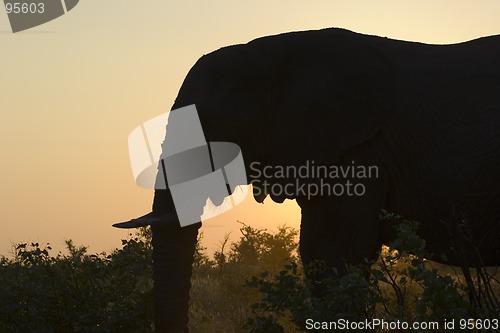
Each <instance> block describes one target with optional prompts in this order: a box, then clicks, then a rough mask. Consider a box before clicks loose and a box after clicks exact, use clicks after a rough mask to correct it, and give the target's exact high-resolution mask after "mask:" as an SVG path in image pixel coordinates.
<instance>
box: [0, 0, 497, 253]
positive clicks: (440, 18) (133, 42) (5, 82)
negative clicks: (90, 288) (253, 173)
mask: <svg viewBox="0 0 500 333" xmlns="http://www.w3.org/2000/svg"><path fill="white" fill-rule="evenodd" d="M2 4H3V3H2ZM499 18H500V2H499V1H497V0H494V1H493V0H490V1H481V2H473V1H412V2H409V1H332V0H329V1H313V2H311V1H307V2H306V1H248V2H243V1H185V0H183V1H169V0H163V1H122V0H106V1H101V0H82V1H80V3H79V4H78V5H77V6H76V7H75V8H74V9H73V10H72V11H70V12H69V13H67V14H66V15H64V16H62V17H59V18H57V19H55V20H53V21H51V22H48V23H46V24H44V25H41V26H38V27H35V28H32V29H30V30H27V31H25V32H20V33H16V34H13V33H12V32H11V30H10V26H9V22H8V18H7V14H6V12H5V10H4V8H3V7H0V114H1V121H0V147H1V148H0V152H1V164H0V171H1V172H0V207H1V209H0V211H1V217H0V255H8V253H9V251H11V246H12V244H13V243H19V242H40V243H46V242H50V243H51V245H52V246H53V247H54V248H55V250H61V249H63V247H64V240H65V239H69V238H71V239H73V240H74V242H75V243H76V244H78V245H89V246H90V249H89V250H90V251H91V252H100V251H107V252H108V251H110V250H112V249H113V248H115V247H117V246H120V239H122V238H125V237H127V231H124V230H118V229H114V228H112V227H111V224H112V223H114V222H118V221H123V220H127V219H130V218H133V217H137V216H140V215H143V214H145V213H147V212H148V211H149V210H150V208H151V202H152V195H153V190H146V189H142V188H140V187H138V186H137V185H136V184H135V182H134V179H133V177H132V171H131V168H130V162H129V156H128V148H127V138H128V135H129V133H130V132H131V131H132V130H133V129H134V128H135V127H137V126H138V125H139V124H141V123H143V122H144V121H146V120H148V119H150V118H153V117H154V116H157V115H159V114H161V113H164V112H166V111H167V110H169V109H170V107H171V105H172V103H173V101H174V99H175V96H176V93H177V91H178V89H179V87H180V85H181V83H182V80H183V78H184V76H185V75H186V73H187V71H188V70H189V68H190V67H191V66H192V65H193V64H194V62H195V61H196V60H197V59H198V58H199V57H200V56H201V55H203V54H206V53H208V52H211V51H213V50H215V49H218V48H220V47H222V46H225V45H231V44H237V43H245V42H248V41H250V40H252V39H254V38H257V37H260V36H265V35H271V34H277V33H282V32H288V31H294V30H308V29H319V28H326V27H342V28H346V29H350V30H353V31H356V32H360V33H367V34H374V35H381V36H387V37H390V38H395V39H403V40H411V41H420V42H425V43H437V44H447V43H456V42H461V41H466V40H470V39H474V38H478V37H482V36H488V35H495V34H500V19H499ZM270 201H271V200H270V199H269V198H268V199H266V203H265V204H264V205H260V204H257V203H255V202H254V201H253V199H252V198H250V199H249V200H246V201H245V202H244V203H243V204H242V205H240V206H239V207H238V208H235V209H233V210H231V211H229V212H228V213H226V214H224V215H222V216H220V217H218V218H216V219H213V220H210V221H207V222H206V223H205V224H204V227H203V228H202V231H203V232H204V235H205V237H204V238H205V239H204V243H205V246H207V247H208V248H209V249H210V251H213V250H214V249H215V248H216V247H217V243H218V242H219V241H220V240H221V239H222V238H223V236H224V234H225V233H228V232H231V231H232V236H231V239H232V240H236V239H237V238H238V237H239V234H238V232H237V230H238V227H239V225H238V224H237V223H236V220H237V219H238V220H240V221H244V222H245V223H247V224H250V225H252V226H256V227H263V226H265V227H267V228H269V229H271V230H273V229H275V226H276V225H278V224H284V223H287V224H288V225H290V226H294V227H298V226H299V218H300V210H299V209H298V207H297V205H296V204H295V203H294V202H290V201H288V202H286V203H285V204H282V205H278V204H274V203H273V202H270Z"/></svg>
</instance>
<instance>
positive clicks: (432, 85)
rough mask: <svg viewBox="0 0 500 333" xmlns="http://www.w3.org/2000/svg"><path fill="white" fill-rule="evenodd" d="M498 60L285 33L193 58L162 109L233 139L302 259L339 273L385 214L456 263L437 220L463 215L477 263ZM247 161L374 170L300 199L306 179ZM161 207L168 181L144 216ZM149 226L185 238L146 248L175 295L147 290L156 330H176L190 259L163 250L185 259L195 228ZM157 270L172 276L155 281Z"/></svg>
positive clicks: (489, 51)
mask: <svg viewBox="0 0 500 333" xmlns="http://www.w3.org/2000/svg"><path fill="white" fill-rule="evenodd" d="M498 59H500V36H492V37H486V38H481V39H477V40H473V41H469V42H465V43H459V44H453V45H427V44H421V43H414V42H404V41H397V40H391V39H388V38H382V37H377V36H368V35H361V34H357V33H353V32H350V31H347V30H343V29H325V30H319V31H305V32H294V33H287V34H282V35H277V36H270V37H264V38H260V39H256V40H254V41H251V42H249V43H247V44H244V45H235V46H229V47H225V48H222V49H220V50H218V51H215V52H212V53H210V54H208V55H205V56H203V57H202V58H200V60H198V62H197V63H196V64H195V65H194V66H193V68H192V69H191V70H190V72H189V73H188V75H187V76H186V79H185V81H184V83H183V85H182V87H181V89H180V91H179V94H178V97H177V99H176V101H175V103H174V106H173V108H172V109H178V108H181V107H184V106H187V105H191V104H195V105H196V107H197V110H198V114H199V117H200V120H201V124H202V127H203V130H204V133H205V137H206V139H207V141H227V142H233V143H236V144H238V145H239V146H240V147H241V150H242V153H243V158H244V160H245V164H246V166H247V176H248V179H249V181H252V184H253V185H254V186H253V188H254V196H255V198H256V200H257V201H259V202H262V201H263V200H264V198H265V197H266V196H267V195H270V196H271V198H272V199H273V200H275V201H278V202H282V201H283V200H285V199H287V198H288V199H297V202H298V204H299V205H300V207H301V209H302V221H301V236H300V254H301V257H302V260H303V262H304V263H305V264H307V263H309V262H311V261H312V260H316V259H320V260H325V261H326V262H327V263H328V264H330V265H331V266H333V267H337V268H339V267H341V266H342V265H343V264H344V263H345V262H348V263H362V262H364V261H365V260H366V259H370V258H374V257H375V256H376V254H377V251H379V250H380V246H381V244H382V243H383V242H387V241H390V240H391V238H392V237H393V236H394V226H393V225H391V224H389V223H383V222H381V221H380V219H379V214H380V211H381V209H385V210H387V211H390V212H395V213H398V214H401V215H402V216H404V217H406V218H409V219H412V220H415V221H418V222H419V223H421V228H420V229H419V231H420V235H421V237H422V238H424V239H425V240H426V241H427V244H428V249H429V250H430V252H431V253H433V254H435V256H436V257H435V258H434V259H437V260H438V259H439V258H440V256H441V254H445V255H446V257H447V258H448V260H447V262H446V263H447V264H454V265H458V264H463V262H460V260H459V258H457V256H456V253H455V251H454V250H453V249H452V247H453V244H452V239H450V238H452V237H453V236H452V235H450V231H449V230H448V229H449V226H450V223H449V222H450V221H451V222H453V221H454V223H455V222H456V221H462V222H461V223H465V222H466V223H467V224H468V225H470V231H471V235H472V239H473V240H474V242H475V245H476V246H477V248H478V249H479V252H480V254H481V256H482V260H483V262H482V264H486V265H498V264H499V262H500V245H499V244H500V242H498V239H499V236H500V169H499V166H500V66H499V65H498ZM168 126H170V124H169V125H167V136H166V141H167V140H168ZM254 162H259V163H258V164H254V166H255V165H258V166H259V168H264V167H265V166H273V167H277V166H297V167H298V166H302V165H305V164H307V163H310V164H311V163H314V164H315V165H317V166H320V165H321V166H328V167H333V166H337V167H338V166H344V167H347V166H349V165H361V166H376V167H377V171H378V173H377V177H371V178H364V179H362V183H363V186H364V189H365V193H364V195H350V196H349V195H303V194H300V193H298V187H299V186H300V185H302V184H304V185H307V184H309V183H314V182H318V179H311V178H310V177H309V178H300V179H298V178H294V177H290V176H288V177H270V178H269V179H267V178H266V179H264V178H265V177H264V176H263V174H262V173H261V172H257V171H256V170H255V169H256V168H255V167H253V168H251V167H250V165H251V163H254ZM261 171H262V170H261ZM347 178H349V177H347ZM351 178H352V177H351ZM264 180H266V181H268V182H269V183H270V184H279V185H280V186H284V185H286V184H288V183H294V184H295V185H294V186H295V187H294V189H295V192H294V191H291V193H286V194H283V193H270V192H269V191H267V193H266V189H265V188H264V187H263V186H262V183H263V181H264ZM351 180H354V179H351ZM326 181H327V182H330V185H333V184H334V183H335V182H338V179H335V180H334V179H328V180H326ZM200 209H202V208H200ZM173 211H175V208H174V207H173V203H172V200H171V196H170V195H169V192H168V190H156V195H155V202H154V205H153V213H157V214H160V213H165V212H173ZM200 214H201V213H200ZM464 221H465V222H464ZM152 227H153V237H154V241H155V239H156V243H157V244H161V243H163V242H168V241H167V240H162V241H160V239H162V238H166V237H171V238H172V237H173V238H176V239H181V237H176V236H172V235H176V234H178V235H181V234H183V235H189V236H186V237H188V238H189V239H190V241H187V240H186V241H185V242H184V243H182V244H185V246H184V247H185V248H183V246H181V245H179V244H178V243H179V242H175V246H174V245H172V246H171V247H170V248H163V247H162V250H161V251H162V252H161V254H160V250H158V251H157V253H156V256H155V277H156V278H155V288H156V287H157V286H158V287H159V289H158V290H160V289H161V288H163V289H161V290H164V289H165V290H167V289H169V288H170V289H171V290H174V289H175V290H176V291H177V292H179V293H184V294H183V295H185V296H183V298H182V299H183V301H182V304H184V305H183V306H178V304H179V302H177V305H176V306H168V305H166V304H165V303H162V302H163V301H162V300H161V299H162V297H163V296H162V295H167V294H168V293H167V292H165V293H163V291H162V292H161V293H163V294H160V291H155V293H156V294H157V296H158V297H157V312H160V313H163V314H164V316H168V317H169V318H172V319H171V320H168V319H165V322H164V323H163V324H159V326H158V327H168V328H172V327H174V328H175V327H177V328H181V329H185V324H186V320H187V319H186V317H185V312H186V311H187V296H186V295H187V294H186V292H187V291H188V290H189V277H190V272H191V270H190V269H191V268H190V265H191V261H190V260H188V259H184V260H182V263H181V262H179V260H178V255H177V254H175V253H179V251H184V252H183V253H188V254H189V253H191V255H187V257H190V256H192V251H193V249H194V247H193V246H194V242H193V239H195V238H196V230H197V228H198V227H199V225H198V226H194V227H193V226H191V227H187V228H184V229H183V228H180V227H169V228H170V229H169V228H165V227H164V226H163V227H162V226H159V225H153V226H152ZM167 229H168V232H167V231H165V230H167ZM167 234H168V235H167ZM193 237H194V238H193ZM160 247H161V246H160V245H158V248H160ZM155 251H156V250H155ZM169 258H170V259H169ZM468 260H469V261H468V262H467V264H468V265H472V266H473V265H478V264H480V263H479V262H477V260H476V259H474V258H472V257H471V258H469V259H468ZM181 266H182V267H181ZM163 275H164V276H174V277H175V278H176V279H177V280H179V281H180V282H179V283H180V284H178V285H177V287H172V286H170V287H165V286H166V285H167V282H164V283H163V284H162V282H160V281H163V280H162V279H161V278H159V276H163ZM168 283H170V284H172V282H171V281H170V282H168ZM161 286H164V287H161ZM172 297H174V298H175V297H177V296H171V297H170V299H172ZM179 297H180V296H179ZM163 298H165V297H163ZM181 312H183V313H184V315H181V314H180V313H181ZM161 316H163V315H161ZM165 318H166V317H165ZM178 318H182V319H178ZM181 321H182V322H181ZM159 331H161V329H159ZM165 331H167V328H165Z"/></svg>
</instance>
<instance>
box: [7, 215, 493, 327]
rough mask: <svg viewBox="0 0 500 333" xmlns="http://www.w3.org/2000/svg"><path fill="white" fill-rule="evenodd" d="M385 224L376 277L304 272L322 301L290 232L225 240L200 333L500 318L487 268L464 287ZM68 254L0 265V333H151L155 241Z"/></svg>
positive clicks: (202, 301) (202, 271)
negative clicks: (390, 235)
mask: <svg viewBox="0 0 500 333" xmlns="http://www.w3.org/2000/svg"><path fill="white" fill-rule="evenodd" d="M381 218H383V219H390V220H393V221H396V222H397V224H398V233H397V237H396V239H395V240H394V242H392V243H391V244H389V246H388V247H385V248H384V249H383V251H382V253H381V255H380V258H379V260H378V261H377V262H375V263H373V264H372V266H371V269H369V270H368V268H367V266H364V267H356V266H349V267H348V269H347V270H348V274H346V275H343V276H336V275H335V273H334V272H333V271H331V269H330V268H328V267H327V266H326V265H325V264H324V263H322V262H316V263H314V264H312V265H310V266H309V267H307V269H308V270H314V271H315V273H319V274H315V276H327V278H325V279H324V280H323V281H320V282H321V291H322V293H321V297H318V296H317V295H315V296H313V294H314V293H313V292H311V291H312V290H315V288H317V287H318V285H317V283H318V281H315V282H314V284H313V283H312V282H311V281H309V280H308V279H305V278H304V269H303V267H302V265H301V263H300V260H299V258H298V254H297V245H298V244H297V234H298V232H297V231H296V230H294V229H292V228H290V227H286V226H283V227H279V228H278V230H277V231H276V232H269V231H267V230H261V229H255V228H252V227H250V226H248V225H246V224H243V223H242V226H241V229H240V232H241V235H240V236H239V239H238V240H237V241H235V242H230V241H229V236H226V237H225V239H224V240H223V241H222V242H221V244H220V248H219V250H218V251H216V252H215V254H214V256H213V258H210V257H209V256H208V255H207V254H206V249H205V248H203V247H202V246H201V245H200V243H199V242H198V245H197V248H196V251H195V258H194V270H193V277H192V285H193V286H192V289H191V304H190V324H189V325H190V328H191V330H192V332H204V333H211V332H218V333H223V332H231V333H233V332H252V333H256V332H266V333H273V332H303V331H304V330H306V329H307V325H306V323H307V319H314V320H316V321H327V322H330V321H335V320H338V319H342V320H365V319H366V320H370V319H373V318H378V319H384V320H386V321H397V320H400V321H406V322H409V323H411V322H416V321H419V322H423V321H427V322H428V321H438V322H442V321H443V320H444V319H447V320H448V321H450V320H452V319H456V320H464V319H468V318H476V319H493V318H498V302H497V299H498V293H499V291H500V287H499V285H498V280H496V279H495V278H496V277H495V276H493V275H494V274H495V273H491V271H490V270H487V269H485V268H483V267H480V268H478V269H476V270H468V271H467V274H469V276H468V278H464V277H463V275H462V274H459V273H457V272H456V271H455V270H454V269H453V268H450V267H448V266H443V265H438V264H435V263H432V262H429V261H427V260H425V259H424V258H425V257H426V256H428V253H427V252H426V250H425V241H424V240H422V239H421V238H420V237H418V235H417V230H418V224H417V223H415V222H412V221H408V220H405V219H403V218H402V217H400V216H398V215H394V214H388V213H385V212H384V214H383V215H382V216H381ZM200 237H202V235H200ZM66 247H67V251H66V252H67V253H65V254H63V253H58V254H57V255H55V256H53V255H51V254H50V251H51V248H50V246H49V245H48V244H47V245H46V246H42V245H40V244H38V243H32V244H18V245H16V246H15V252H14V253H13V255H12V256H11V257H9V258H6V257H0V332H2V333H3V332H5V333H12V332H29V333H38V332H40V333H42V332H47V333H49V332H50V333H52V332H57V333H66V332H68V333H70V332H71V333H73V332H82V333H93V332H96V333H97V332H99V333H100V332H110V333H115V332H125V333H126V332H140V333H142V332H144V333H148V332H153V294H152V293H153V290H152V288H153V286H152V280H151V276H152V259H151V252H152V249H151V233H150V229H147V228H143V229H139V231H138V232H137V233H136V234H135V235H132V234H131V235H130V237H129V238H128V239H126V240H123V241H122V247H121V248H120V249H116V250H114V251H113V252H112V253H111V254H106V253H100V254H89V253H88V251H87V248H86V247H83V246H75V245H74V244H73V242H72V241H71V240H69V241H67V242H66ZM395 248H398V250H395ZM437 267H439V268H437ZM322 273H327V274H322ZM367 273H369V274H367ZM478 275H479V278H478ZM486 292H488V293H486ZM471 295H473V296H474V297H473V298H471ZM456 327H457V323H456ZM379 331H380V330H379ZM415 331H418V330H415ZM423 331H429V330H423ZM483 331H491V332H493V330H491V329H490V330H483Z"/></svg>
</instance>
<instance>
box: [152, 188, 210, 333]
mask: <svg viewBox="0 0 500 333" xmlns="http://www.w3.org/2000/svg"><path fill="white" fill-rule="evenodd" d="M174 209H175V208H174V206H173V202H172V197H171V195H170V192H169V191H168V190H157V191H156V193H155V200H154V203H153V212H154V213H155V214H164V213H165V212H167V211H171V212H175V211H174ZM200 226H201V223H197V224H193V225H189V226H186V227H181V226H180V225H179V223H178V222H177V223H164V224H162V223H155V224H153V225H152V226H151V229H152V233H153V240H152V242H153V281H154V302H155V327H156V332H157V333H167V332H188V328H187V324H188V320H189V317H188V309H189V290H190V288H191V274H192V264H193V255H194V251H195V247H196V242H197V235H198V229H199V228H200Z"/></svg>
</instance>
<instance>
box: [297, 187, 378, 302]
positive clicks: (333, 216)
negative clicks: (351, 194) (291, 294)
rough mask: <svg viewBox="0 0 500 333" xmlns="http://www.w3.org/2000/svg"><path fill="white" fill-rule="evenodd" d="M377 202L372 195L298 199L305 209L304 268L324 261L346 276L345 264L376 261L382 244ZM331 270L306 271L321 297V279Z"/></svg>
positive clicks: (314, 291) (302, 241)
mask: <svg viewBox="0 0 500 333" xmlns="http://www.w3.org/2000/svg"><path fill="white" fill-rule="evenodd" d="M377 202H378V200H373V199H372V200H370V198H368V200H367V199H366V198H339V197H317V198H312V199H310V200H306V199H302V200H298V203H299V205H300V206H301V208H302V220H301V226H300V247H299V250H300V255H301V258H302V262H303V264H304V267H306V268H307V266H308V265H310V264H311V263H312V262H314V261H315V260H322V261H324V262H325V263H326V265H327V266H328V267H329V268H335V269H336V270H337V272H338V274H340V275H343V274H345V273H346V272H347V266H346V264H364V263H366V262H367V260H368V261H369V260H374V259H375V258H376V256H377V253H378V251H379V250H380V247H381V242H380V239H379V232H380V230H379V225H380V222H379V219H378V214H379V208H378V207H379V206H378V204H377ZM306 272H307V269H306ZM329 272H331V273H327V272H323V273H321V274H319V275H318V274H316V273H311V272H309V273H307V277H308V278H309V279H311V280H312V281H314V283H315V285H316V287H317V288H316V289H315V290H313V293H314V294H315V295H317V296H318V297H319V296H321V293H322V290H321V287H320V286H321V280H322V279H323V278H325V277H327V276H330V275H332V273H333V271H332V270H329ZM325 274H326V275H325Z"/></svg>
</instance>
